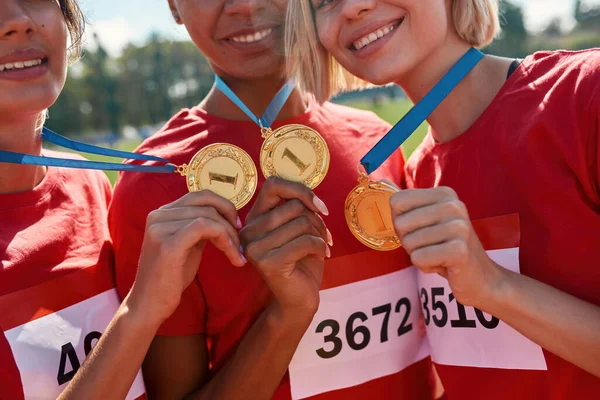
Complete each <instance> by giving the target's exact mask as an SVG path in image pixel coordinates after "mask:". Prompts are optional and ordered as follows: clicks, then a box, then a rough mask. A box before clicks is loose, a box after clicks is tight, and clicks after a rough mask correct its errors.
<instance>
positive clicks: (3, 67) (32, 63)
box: [0, 58, 48, 72]
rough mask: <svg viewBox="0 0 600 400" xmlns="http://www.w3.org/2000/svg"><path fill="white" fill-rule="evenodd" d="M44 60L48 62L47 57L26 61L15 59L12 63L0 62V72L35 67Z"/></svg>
mask: <svg viewBox="0 0 600 400" xmlns="http://www.w3.org/2000/svg"><path fill="white" fill-rule="evenodd" d="M46 62H48V59H47V58H37V59H32V60H26V61H17V62H12V63H6V64H0V72H4V71H16V70H23V69H28V68H33V67H37V66H38V65H42V64H44V63H46Z"/></svg>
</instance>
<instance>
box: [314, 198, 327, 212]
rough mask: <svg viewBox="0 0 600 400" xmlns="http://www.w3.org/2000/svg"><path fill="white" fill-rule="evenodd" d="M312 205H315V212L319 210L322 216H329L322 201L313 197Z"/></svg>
mask: <svg viewBox="0 0 600 400" xmlns="http://www.w3.org/2000/svg"><path fill="white" fill-rule="evenodd" d="M313 204H314V205H315V207H317V210H319V212H320V213H321V214H323V215H329V210H328V209H327V206H326V205H325V203H324V202H323V200H321V199H320V198H318V197H317V196H314V197H313Z"/></svg>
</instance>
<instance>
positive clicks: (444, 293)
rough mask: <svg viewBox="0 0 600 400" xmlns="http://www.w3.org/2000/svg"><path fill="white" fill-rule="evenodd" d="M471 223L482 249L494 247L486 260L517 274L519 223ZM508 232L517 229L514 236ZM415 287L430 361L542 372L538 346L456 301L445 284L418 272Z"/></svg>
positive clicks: (510, 219) (506, 220)
mask: <svg viewBox="0 0 600 400" xmlns="http://www.w3.org/2000/svg"><path fill="white" fill-rule="evenodd" d="M515 218H516V220H515ZM515 223H516V225H515ZM473 224H474V226H475V228H476V231H478V235H479V238H480V239H481V241H482V244H483V245H484V248H486V249H490V248H493V250H487V254H488V255H489V257H490V258H491V259H492V260H494V262H496V263H497V264H498V265H501V266H502V267H504V268H506V269H509V270H510V271H513V272H516V273H520V268H519V248H518V247H512V246H515V245H517V246H518V240H515V237H517V238H518V229H519V227H518V218H517V217H516V216H507V217H498V218H493V219H490V220H481V221H474V223H473ZM490 225H491V226H490ZM511 227H512V228H511ZM511 229H516V230H517V233H516V236H515V233H514V232H513V233H511ZM418 282H419V296H420V303H421V309H422V311H423V317H424V318H425V324H426V326H427V338H428V340H429V345H430V347H431V359H432V360H433V361H434V362H436V363H438V364H445V365H456V366H464V367H482V368H501V369H521V370H546V369H547V366H546V360H545V358H544V353H543V351H542V348H541V347H540V346H538V345H537V344H535V343H534V342H532V341H531V340H529V339H528V338H526V337H525V336H523V335H522V334H520V333H519V332H517V331H516V330H514V329H513V328H511V327H510V326H509V325H508V324H506V323H504V322H502V321H500V320H498V318H496V317H494V316H492V315H489V314H487V313H484V312H482V311H481V310H478V309H476V308H473V307H466V306H464V305H462V304H460V303H459V302H457V301H456V299H455V298H454V295H453V294H452V290H451V289H450V286H449V285H448V281H447V280H446V279H444V278H442V277H440V276H439V275H437V274H424V273H422V272H421V271H419V272H418Z"/></svg>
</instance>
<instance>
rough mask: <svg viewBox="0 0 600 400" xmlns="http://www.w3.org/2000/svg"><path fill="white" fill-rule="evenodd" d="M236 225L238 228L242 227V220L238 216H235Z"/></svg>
mask: <svg viewBox="0 0 600 400" xmlns="http://www.w3.org/2000/svg"><path fill="white" fill-rule="evenodd" d="M236 224H237V225H236V226H237V228H238V229H242V227H243V225H242V220H241V219H240V217H237V221H236Z"/></svg>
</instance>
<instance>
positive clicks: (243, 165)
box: [177, 143, 258, 210]
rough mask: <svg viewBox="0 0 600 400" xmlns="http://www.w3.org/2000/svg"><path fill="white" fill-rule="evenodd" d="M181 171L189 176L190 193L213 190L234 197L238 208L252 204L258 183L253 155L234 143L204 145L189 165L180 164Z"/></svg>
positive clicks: (232, 198)
mask: <svg viewBox="0 0 600 400" xmlns="http://www.w3.org/2000/svg"><path fill="white" fill-rule="evenodd" d="M177 172H179V173H180V174H181V175H182V176H184V177H185V178H186V181H187V187H188V190H189V191H190V192H199V191H201V190H210V191H212V192H214V193H216V194H218V195H220V196H222V197H224V198H226V199H227V200H230V201H231V202H232V203H233V204H234V205H235V208H236V209H238V210H239V209H240V208H242V207H244V206H245V205H246V204H248V202H249V201H250V199H251V198H252V196H253V195H254V192H255V191H256V186H257V184H258V179H257V172H256V166H255V165H254V162H253V161H252V158H250V156H249V155H248V153H246V152H245V151H244V150H242V149H241V148H239V147H237V146H234V145H232V144H225V143H215V144H211V145H209V146H206V147H204V148H203V149H202V150H200V151H199V152H197V153H196V154H195V155H194V157H192V160H191V161H190V164H189V165H185V164H184V165H182V166H181V167H178V168H177Z"/></svg>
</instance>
